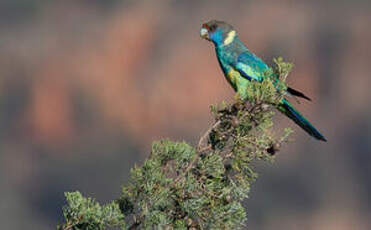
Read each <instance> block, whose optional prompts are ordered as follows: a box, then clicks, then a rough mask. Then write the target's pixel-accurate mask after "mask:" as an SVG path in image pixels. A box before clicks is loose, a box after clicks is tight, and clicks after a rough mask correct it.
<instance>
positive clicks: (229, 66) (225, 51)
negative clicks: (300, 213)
mask: <svg viewBox="0 0 371 230" xmlns="http://www.w3.org/2000/svg"><path fill="white" fill-rule="evenodd" d="M200 34H201V37H202V38H204V39H206V40H208V41H211V42H213V43H214V46H215V50H216V56H217V58H218V61H219V65H220V67H221V68H222V70H223V73H224V75H225V77H226V79H227V81H228V82H229V84H230V85H231V86H232V87H233V89H234V90H235V91H236V92H238V93H239V95H241V97H242V98H243V99H245V98H246V94H247V93H246V90H247V87H246V86H247V85H248V84H249V83H250V81H258V82H261V81H263V78H264V73H266V71H267V70H270V67H269V66H268V65H267V64H265V63H264V62H263V61H262V60H261V59H260V58H259V57H257V56H256V55H255V54H253V53H252V52H250V50H249V49H248V48H247V47H246V46H245V45H244V44H243V43H242V41H241V40H240V39H239V38H238V36H237V33H236V31H235V30H234V28H233V27H232V26H231V25H229V24H227V23H226V22H223V21H216V20H211V21H209V22H207V23H204V24H203V25H202V28H201V31H200ZM286 93H287V95H292V96H296V97H301V98H305V99H307V100H310V99H309V98H308V97H307V96H305V95H304V94H303V93H301V92H299V91H297V90H294V89H293V88H290V87H288V88H287V92H286ZM277 109H278V110H279V111H280V112H282V113H283V114H285V115H286V116H287V117H289V118H290V119H291V120H293V121H294V122H295V123H296V124H297V125H299V126H300V127H301V128H302V129H304V130H305V131H306V132H307V133H308V134H309V135H311V136H312V137H314V138H316V139H317V140H321V141H327V140H326V138H325V137H324V136H323V135H322V134H321V133H320V132H319V131H318V130H317V129H316V128H315V127H314V126H313V125H312V124H311V123H310V122H309V121H308V120H307V119H306V118H305V117H304V116H303V115H301V114H300V113H299V111H298V110H296V109H295V108H294V106H293V105H292V104H291V103H290V102H289V101H287V100H286V99H285V98H283V99H282V100H281V102H280V103H279V104H278V106H277Z"/></svg>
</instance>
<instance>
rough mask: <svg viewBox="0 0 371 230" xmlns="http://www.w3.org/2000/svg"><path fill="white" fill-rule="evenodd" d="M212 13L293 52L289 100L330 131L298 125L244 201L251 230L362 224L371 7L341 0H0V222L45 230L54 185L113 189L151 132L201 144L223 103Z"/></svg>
mask: <svg viewBox="0 0 371 230" xmlns="http://www.w3.org/2000/svg"><path fill="white" fill-rule="evenodd" d="M209 19H222V20H225V21H228V22H230V23H231V24H233V25H234V26H235V28H236V29H237V31H238V32H239V35H240V38H241V40H243V41H244V42H245V43H246V44H248V47H249V48H250V49H251V50H252V51H254V52H255V53H256V54H257V55H259V56H261V57H262V58H263V59H264V60H266V61H267V62H269V63H270V62H271V60H272V58H273V57H276V56H283V57H284V59H285V60H288V61H292V62H294V64H295V67H294V70H293V72H292V74H291V75H290V77H289V82H290V84H291V86H293V87H294V88H297V89H301V90H302V91H304V92H305V93H306V94H307V95H309V96H311V97H312V99H313V102H309V103H308V102H304V101H303V102H302V103H301V104H299V105H297V107H298V108H299V109H300V110H301V111H302V112H303V113H304V114H305V115H306V116H307V117H308V118H309V120H310V121H312V122H313V123H314V124H315V125H316V126H317V127H319V129H320V130H321V131H322V132H323V134H324V135H325V136H326V137H327V139H328V142H327V143H322V142H318V141H315V140H314V139H312V138H310V137H309V136H307V135H306V134H305V133H304V132H303V131H301V130H300V129H298V128H297V127H296V126H295V125H294V124H293V123H292V122H290V121H289V120H288V119H287V118H285V117H284V116H282V115H280V114H277V116H276V126H277V129H279V128H283V127H287V126H290V127H293V129H294V130H295V131H296V132H295V134H294V135H293V136H294V137H295V142H293V143H291V144H289V145H286V146H285V147H284V149H283V150H282V151H281V152H280V153H279V155H278V157H277V161H276V163H275V164H273V165H260V166H259V171H260V178H259V180H258V181H257V183H256V184H255V185H254V186H253V190H252V192H251V196H250V200H248V201H247V204H246V205H247V206H248V207H249V210H248V217H249V221H248V227H249V228H250V229H263V230H270V229H277V228H278V229H288V230H291V229H292V230H294V229H303V230H307V229H308V230H312V229H313V230H329V229H330V230H331V229H336V230H348V229H357V230H366V229H370V228H371V221H370V219H371V199H370V194H371V180H370V176H371V167H370V165H371V103H370V99H371V92H370V90H369V87H370V85H371V75H370V64H371V61H370V60H371V46H370V41H371V30H370V22H371V4H370V3H369V2H368V1H366V0H354V1H345V0H341V1H335V0H326V1H320V0H313V1H293V0H284V1H274V0H268V1H242V0H240V1H237V0H233V1H207V2H206V1H195V0H194V1H179V0H178V1H176V0H164V1H154V0H153V1H142V2H140V1H127V0H126V1H118V0H105V1H99V0H80V1H46V0H34V1H27V0H2V1H1V2H0V130H1V131H0V194H1V196H0V223H1V228H2V229H53V228H55V225H56V223H57V222H58V221H61V219H62V216H61V214H62V212H61V206H62V205H63V204H64V202H65V201H64V196H63V192H64V191H75V190H80V191H81V192H82V193H83V194H84V195H86V196H93V197H96V198H97V200H98V201H100V202H105V201H108V200H112V199H114V198H116V197H118V196H119V194H120V185H121V184H124V183H125V182H126V181H127V179H128V173H129V170H130V168H131V167H133V166H134V164H141V162H142V161H143V159H144V158H145V157H146V155H147V154H148V151H149V149H150V145H151V142H152V141H153V140H158V139H160V138H165V137H168V138H170V139H172V140H183V139H184V140H186V141H188V142H190V143H195V142H196V140H197V139H198V138H199V136H200V135H201V134H202V133H203V132H204V131H205V129H206V128H207V127H208V125H209V124H210V122H211V116H210V113H209V105H210V104H213V103H218V102H220V101H222V100H231V99H232V98H233V92H232V89H231V88H230V86H228V84H227V83H226V82H225V80H224V78H223V75H222V73H221V71H220V69H219V66H218V63H217V60H216V58H215V53H214V49H213V47H212V46H211V44H210V43H208V42H206V41H204V40H202V39H201V38H200V37H199V29H200V26H201V24H202V23H203V22H205V21H207V20H209Z"/></svg>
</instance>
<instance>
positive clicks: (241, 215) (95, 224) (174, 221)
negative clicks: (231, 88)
mask: <svg viewBox="0 0 371 230" xmlns="http://www.w3.org/2000/svg"><path fill="white" fill-rule="evenodd" d="M275 64H276V66H274V68H273V70H272V71H271V72H270V73H267V74H268V75H269V76H270V77H269V78H268V80H264V81H263V82H261V83H259V82H252V83H251V84H250V85H249V86H248V87H249V90H248V92H249V94H248V97H247V98H248V100H247V101H242V100H241V99H239V97H236V99H235V101H234V102H233V103H232V104H230V103H225V102H223V103H221V104H220V105H214V106H212V107H211V112H212V114H213V116H214V120H215V121H214V123H213V125H212V126H211V127H210V129H209V130H208V131H207V132H206V133H205V135H203V136H202V137H201V138H200V141H199V143H198V145H197V146H196V147H192V146H190V145H188V144H187V143H184V142H172V141H170V140H162V141H158V142H154V143H153V145H152V150H151V154H150V156H149V157H148V158H147V160H146V161H145V162H144V164H143V166H141V167H137V166H136V167H134V168H133V169H132V170H131V180H130V182H129V183H128V185H126V186H123V187H122V194H121V196H120V198H118V199H117V201H115V202H113V203H111V204H109V205H105V206H103V207H101V206H100V205H99V204H98V203H96V202H95V201H94V200H92V199H90V198H88V199H87V198H83V197H82V196H81V194H80V193H78V192H76V193H66V197H67V202H68V206H66V207H64V209H63V212H64V217H65V221H66V223H65V224H64V225H63V226H61V227H60V229H104V228H106V227H109V226H121V227H124V221H123V219H124V215H125V220H126V226H128V229H139V228H140V229H241V228H242V227H243V226H244V224H245V222H246V219H247V217H246V210H245V208H244V207H243V206H242V201H243V200H244V199H246V198H248V195H249V191H250V188H251V184H252V183H253V182H254V181H255V180H256V179H257V176H258V175H257V173H256V172H255V169H254V168H253V166H252V165H253V164H252V162H253V161H256V160H263V161H268V162H273V160H274V158H275V153H276V152H277V151H278V150H279V148H280V146H281V144H282V143H283V142H286V141H287V139H288V136H289V135H290V133H291V130H289V129H285V131H284V132H283V134H282V135H275V134H274V133H273V131H272V126H273V122H272V117H273V115H274V112H273V111H272V108H273V107H274V105H276V104H278V103H279V101H280V100H281V98H282V96H283V93H282V92H283V90H284V89H286V86H285V84H284V80H285V79H286V76H287V74H288V73H289V71H290V70H291V68H292V65H291V64H289V63H285V62H283V61H282V59H280V58H278V59H275ZM272 79H273V80H272ZM119 210H120V211H119ZM66 226H67V227H68V226H71V227H69V228H67V227H66Z"/></svg>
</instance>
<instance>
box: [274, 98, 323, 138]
mask: <svg viewBox="0 0 371 230" xmlns="http://www.w3.org/2000/svg"><path fill="white" fill-rule="evenodd" d="M278 110H279V111H281V112H282V113H284V114H285V115H286V116H288V117H289V118H290V119H291V120H293V121H294V122H295V123H296V124H297V125H299V126H300V127H301V128H302V129H304V130H305V131H306V132H307V133H308V134H309V135H311V136H312V137H314V138H316V139H317V140H321V141H327V140H326V138H325V137H324V136H323V135H322V134H321V133H320V132H319V131H318V130H317V129H316V128H315V127H314V126H313V125H312V124H311V123H310V122H309V121H308V120H307V119H306V118H305V117H304V116H303V115H301V114H300V113H299V111H297V110H296V109H295V108H294V107H293V106H292V105H291V104H290V102H288V101H287V100H286V99H283V100H282V104H280V105H279V107H278Z"/></svg>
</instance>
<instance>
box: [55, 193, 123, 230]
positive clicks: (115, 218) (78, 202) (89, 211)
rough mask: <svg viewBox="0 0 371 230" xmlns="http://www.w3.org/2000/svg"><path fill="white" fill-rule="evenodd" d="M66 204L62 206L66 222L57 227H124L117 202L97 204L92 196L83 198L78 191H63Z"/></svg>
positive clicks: (73, 229)
mask: <svg viewBox="0 0 371 230" xmlns="http://www.w3.org/2000/svg"><path fill="white" fill-rule="evenodd" d="M65 196H66V199H67V206H65V207H63V215H64V219H65V220H66V223H65V224H63V225H61V226H58V229H65V230H67V229H71V230H80V229H81V230H82V229H86V230H87V229H89V230H101V229H106V228H107V227H112V226H120V227H121V228H122V229H125V222H124V215H123V214H122V212H121V210H120V208H119V205H118V203H116V202H111V203H110V204H106V205H104V206H101V205H99V203H98V202H96V201H95V200H94V199H92V198H85V197H83V196H82V195H81V193H79V192H67V193H65Z"/></svg>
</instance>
